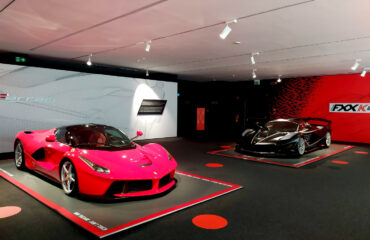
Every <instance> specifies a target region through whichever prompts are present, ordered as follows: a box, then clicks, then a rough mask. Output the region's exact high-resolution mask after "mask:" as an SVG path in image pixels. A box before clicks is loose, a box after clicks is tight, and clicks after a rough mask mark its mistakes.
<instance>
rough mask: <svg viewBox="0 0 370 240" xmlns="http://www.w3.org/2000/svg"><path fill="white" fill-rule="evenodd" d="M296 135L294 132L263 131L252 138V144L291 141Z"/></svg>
mask: <svg viewBox="0 0 370 240" xmlns="http://www.w3.org/2000/svg"><path fill="white" fill-rule="evenodd" d="M296 134H297V133H296V132H274V133H266V132H265V131H259V132H258V133H257V134H256V135H255V136H254V138H253V144H264V143H276V142H279V141H283V140H288V139H291V138H292V137H293V136H295V135H296Z"/></svg>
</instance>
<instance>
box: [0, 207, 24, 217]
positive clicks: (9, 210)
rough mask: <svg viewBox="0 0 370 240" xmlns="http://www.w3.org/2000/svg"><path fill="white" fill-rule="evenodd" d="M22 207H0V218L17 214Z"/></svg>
mask: <svg viewBox="0 0 370 240" xmlns="http://www.w3.org/2000/svg"><path fill="white" fill-rule="evenodd" d="M21 210H22V209H21V208H20V207H16V206H7V207H0V218H7V217H11V216H13V215H16V214H18V213H19V212H20V211H21Z"/></svg>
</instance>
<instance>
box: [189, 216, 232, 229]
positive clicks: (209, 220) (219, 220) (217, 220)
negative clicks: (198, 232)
mask: <svg viewBox="0 0 370 240" xmlns="http://www.w3.org/2000/svg"><path fill="white" fill-rule="evenodd" d="M192 222H193V224H194V225H195V226H197V227H200V228H205V229H220V228H224V227H226V226H227V220H226V219H225V218H223V217H220V216H217V215H212V214H203V215H198V216H196V217H194V218H193V220H192Z"/></svg>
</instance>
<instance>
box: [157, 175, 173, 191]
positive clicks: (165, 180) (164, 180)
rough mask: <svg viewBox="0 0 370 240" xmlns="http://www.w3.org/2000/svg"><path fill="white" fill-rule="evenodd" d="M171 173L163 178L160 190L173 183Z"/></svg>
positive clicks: (160, 181)
mask: <svg viewBox="0 0 370 240" xmlns="http://www.w3.org/2000/svg"><path fill="white" fill-rule="evenodd" d="M171 180H172V179H171V173H169V174H167V175H166V176H164V177H163V178H161V180H159V186H158V187H159V188H161V187H164V186H166V185H167V184H169V183H170V182H171Z"/></svg>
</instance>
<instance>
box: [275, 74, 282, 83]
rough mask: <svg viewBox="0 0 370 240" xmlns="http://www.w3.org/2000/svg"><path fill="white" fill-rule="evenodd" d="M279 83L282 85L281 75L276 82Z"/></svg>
mask: <svg viewBox="0 0 370 240" xmlns="http://www.w3.org/2000/svg"><path fill="white" fill-rule="evenodd" d="M276 81H277V82H278V83H281V81H282V80H281V75H279V77H278V79H277V80H276Z"/></svg>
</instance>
